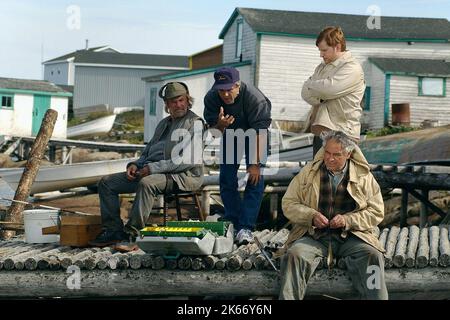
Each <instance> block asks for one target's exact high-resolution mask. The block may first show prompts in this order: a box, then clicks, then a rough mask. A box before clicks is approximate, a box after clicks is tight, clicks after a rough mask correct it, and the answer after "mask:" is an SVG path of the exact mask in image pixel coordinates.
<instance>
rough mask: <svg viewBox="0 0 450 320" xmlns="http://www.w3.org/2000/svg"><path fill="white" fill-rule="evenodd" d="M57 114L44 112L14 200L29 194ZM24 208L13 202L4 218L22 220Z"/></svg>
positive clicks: (5, 234) (7, 235)
mask: <svg viewBox="0 0 450 320" xmlns="http://www.w3.org/2000/svg"><path fill="white" fill-rule="evenodd" d="M57 116H58V112H56V111H55V110H52V109H49V110H47V112H46V113H45V115H44V119H43V120H42V124H41V128H40V129H39V133H38V135H37V136H36V139H35V141H34V143H33V146H32V147H31V151H30V156H29V158H28V161H27V164H26V165H25V169H24V171H23V174H22V177H21V178H20V182H19V186H18V187H17V190H16V194H15V195H14V200H19V201H26V200H27V198H28V196H29V195H30V189H31V185H32V184H33V182H34V179H35V178H36V175H37V172H38V170H39V166H40V165H41V160H42V158H43V156H44V152H45V148H46V146H47V144H48V141H49V140H50V137H51V136H52V133H53V128H54V127H55V122H56V118H57ZM24 208H25V204H23V203H20V202H13V203H12V204H11V206H10V207H9V210H8V211H7V213H6V219H5V220H6V221H11V222H22V219H23V217H22V212H23V209H24ZM1 236H3V238H5V239H7V238H10V237H12V236H14V231H6V232H2V234H1Z"/></svg>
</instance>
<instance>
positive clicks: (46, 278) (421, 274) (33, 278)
mask: <svg viewBox="0 0 450 320" xmlns="http://www.w3.org/2000/svg"><path fill="white" fill-rule="evenodd" d="M80 275H81V281H80V289H79V290H70V289H69V288H68V287H67V279H68V277H69V276H71V274H67V273H65V272H62V271H59V272H52V271H48V270H46V271H39V272H36V271H34V272H27V271H10V272H4V273H3V274H2V285H1V286H0V297H3V298H6V297H23V298H24V297H30V298H31V297H32V298H36V297H56V296H57V297H63V298H76V297H83V298H95V297H111V298H112V297H139V298H142V297H154V296H228V297H229V296H273V297H277V296H278V292H279V285H280V284H279V277H278V276H277V274H276V273H275V272H272V271H255V270H254V271H249V272H242V271H236V272H232V273H226V272H222V271H215V270H212V271H202V272H196V271H181V270H174V271H168V270H158V271H155V270H152V269H141V270H132V269H126V270H116V271H114V272H110V271H108V270H92V271H84V272H81V274H80ZM243 283H245V284H248V285H242V284H243ZM386 285H387V288H388V291H389V295H390V298H391V299H408V300H411V299H437V298H439V299H445V298H447V299H448V297H449V296H450V270H447V269H434V268H433V269H430V268H427V269H420V270H419V269H389V270H387V271H386ZM17 288H20V290H17ZM306 294H307V296H320V295H324V294H326V295H330V296H333V297H337V298H357V294H356V292H355V291H354V290H353V288H352V285H351V282H350V280H349V278H348V276H347V274H346V273H345V271H342V270H332V271H331V273H330V272H328V270H321V271H318V272H316V274H315V275H314V276H313V277H312V278H311V280H310V282H309V284H308V289H307V293H306Z"/></svg>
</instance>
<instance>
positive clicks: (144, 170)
mask: <svg viewBox="0 0 450 320" xmlns="http://www.w3.org/2000/svg"><path fill="white" fill-rule="evenodd" d="M149 174H150V168H149V167H148V166H144V167H143V168H142V169H141V170H139V176H140V177H141V178H143V177H146V176H148V175H149Z"/></svg>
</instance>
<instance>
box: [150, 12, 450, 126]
mask: <svg viewBox="0 0 450 320" xmlns="http://www.w3.org/2000/svg"><path fill="white" fill-rule="evenodd" d="M368 19H369V17H368V16H362V15H347V14H331V13H317V12H295V11H281V10H265V9H249V8H236V9H235V10H234V12H233V13H232V15H231V17H230V18H229V19H228V21H227V22H226V23H225V26H224V28H223V29H222V31H221V33H220V35H219V38H220V39H223V63H224V64H230V63H235V62H240V61H244V62H250V65H249V72H250V74H249V78H250V79H249V82H250V83H253V84H254V85H256V86H257V87H259V89H260V90H261V91H262V92H263V93H264V94H265V95H266V96H267V97H269V99H270V100H271V101H272V118H273V119H274V120H279V121H281V122H286V123H289V122H296V123H300V124H301V123H303V122H304V121H305V120H306V115H307V113H308V111H309V109H310V106H309V105H308V104H307V103H306V102H305V101H303V100H302V98H301V95H300V93H301V88H302V85H303V83H304V81H305V80H306V79H307V78H308V77H309V76H310V75H311V74H312V73H313V71H314V69H315V67H316V66H317V65H318V64H319V63H321V58H320V56H319V51H318V49H317V47H316V45H315V40H316V37H317V35H318V34H319V32H320V31H321V30H322V29H323V28H325V27H327V26H330V25H335V26H337V25H338V26H341V27H342V29H343V30H344V33H345V35H346V40H347V49H348V50H350V51H351V52H352V54H353V56H355V57H356V59H358V60H359V61H360V63H361V65H362V67H363V69H364V73H365V78H366V85H367V91H366V96H365V100H364V103H363V105H362V107H363V109H364V117H363V119H362V123H363V127H364V128H381V127H383V126H384V125H386V124H389V123H390V119H391V113H392V112H391V105H392V103H400V102H401V103H410V106H411V121H412V123H413V124H415V125H417V124H419V123H420V121H422V119H429V120H434V119H437V120H440V124H441V125H445V124H449V123H450V117H449V116H448V115H449V113H450V98H449V97H447V96H446V92H447V91H446V90H445V91H444V92H443V94H442V95H440V96H434V97H427V93H425V94H423V93H420V90H419V83H420V81H425V83H426V84H425V87H426V88H427V86H429V85H430V84H431V83H432V82H433V81H437V80H429V79H428V78H430V77H435V76H437V77H439V78H440V79H446V78H447V77H448V76H449V75H448V74H447V73H445V72H444V73H433V72H431V71H432V69H429V68H426V70H425V69H424V70H416V69H414V68H412V69H408V70H407V72H406V73H405V74H401V73H402V72H403V71H402V69H399V70H397V69H395V70H394V69H393V70H389V69H386V70H384V69H382V68H383V67H380V66H377V64H376V63H375V61H377V60H376V59H377V58H389V59H391V60H392V59H393V58H395V59H403V60H404V61H411V60H405V59H415V60H417V61H418V60H421V59H428V60H435V61H440V62H439V63H441V64H442V65H446V62H445V61H444V60H445V59H447V60H449V59H450V43H449V39H450V23H449V21H448V20H447V19H434V18H409V17H387V16H383V17H381V18H380V21H381V25H380V27H381V29H369V28H368V27H367V21H368ZM417 61H416V62H417ZM416 62H414V61H412V62H411V63H412V64H416ZM434 63H435V62H433V61H431V62H430V64H434ZM425 64H427V63H425ZM380 68H381V69H380ZM396 70H397V71H396ZM422 71H423V72H422ZM204 76H207V77H210V75H209V74H205V75H204ZM183 79H184V80H185V82H186V83H187V84H188V85H189V84H190V78H189V77H184V78H183ZM419 79H424V80H419ZM175 80H177V76H176V74H174V75H172V76H171V81H175ZM196 81H199V80H198V79H196ZM408 81H409V82H408ZM407 82H408V83H409V84H407V86H408V87H409V89H408V90H406V89H405V87H404V85H406V83H407ZM441 82H442V83H444V84H445V83H447V84H446V85H448V82H449V81H446V80H441ZM433 83H434V82H433ZM432 86H439V85H438V84H433V85H432ZM444 88H445V86H444ZM426 90H428V89H426ZM430 90H437V89H436V88H434V89H430ZM433 92H434V91H432V93H433ZM204 94H206V90H205V92H204V93H203V95H202V94H201V93H198V97H197V99H203V96H204ZM433 95H434V94H433ZM148 107H149V104H147V103H146V108H148ZM437 111H439V112H437ZM443 115H445V117H444V116H443Z"/></svg>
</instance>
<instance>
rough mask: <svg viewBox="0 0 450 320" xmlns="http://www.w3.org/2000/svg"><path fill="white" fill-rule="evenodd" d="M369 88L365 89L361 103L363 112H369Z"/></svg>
mask: <svg viewBox="0 0 450 320" xmlns="http://www.w3.org/2000/svg"><path fill="white" fill-rule="evenodd" d="M370 89H371V88H370V87H366V90H365V91H364V96H363V98H362V101H361V107H362V109H363V110H364V111H370Z"/></svg>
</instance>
